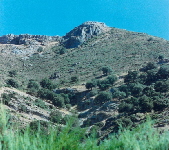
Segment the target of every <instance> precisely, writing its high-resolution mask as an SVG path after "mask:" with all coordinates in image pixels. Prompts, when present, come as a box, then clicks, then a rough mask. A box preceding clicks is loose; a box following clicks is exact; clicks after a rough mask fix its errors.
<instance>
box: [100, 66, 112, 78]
mask: <svg viewBox="0 0 169 150" xmlns="http://www.w3.org/2000/svg"><path fill="white" fill-rule="evenodd" d="M101 70H102V71H103V74H104V75H106V76H107V75H108V74H110V73H111V72H112V69H111V68H110V67H108V66H105V67H102V69H101Z"/></svg>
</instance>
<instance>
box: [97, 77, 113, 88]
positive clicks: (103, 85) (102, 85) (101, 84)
mask: <svg viewBox="0 0 169 150" xmlns="http://www.w3.org/2000/svg"><path fill="white" fill-rule="evenodd" d="M97 85H98V87H99V89H100V90H106V89H108V88H109V87H110V83H109V80H107V79H105V80H101V81H98V83H97Z"/></svg>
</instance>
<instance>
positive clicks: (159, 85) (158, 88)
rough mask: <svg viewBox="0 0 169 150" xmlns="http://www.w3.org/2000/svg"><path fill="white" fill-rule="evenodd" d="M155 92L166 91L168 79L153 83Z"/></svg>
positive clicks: (168, 87) (168, 86)
mask: <svg viewBox="0 0 169 150" xmlns="http://www.w3.org/2000/svg"><path fill="white" fill-rule="evenodd" d="M154 89H155V90H156V92H167V91H168V90H169V80H167V81H157V82H156V83H155V85H154Z"/></svg>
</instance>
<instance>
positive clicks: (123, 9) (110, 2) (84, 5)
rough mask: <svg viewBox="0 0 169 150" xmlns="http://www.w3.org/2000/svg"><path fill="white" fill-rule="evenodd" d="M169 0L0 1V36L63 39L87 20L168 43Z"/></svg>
mask: <svg viewBox="0 0 169 150" xmlns="http://www.w3.org/2000/svg"><path fill="white" fill-rule="evenodd" d="M168 8H169V0H0V36H2V35H5V34H16V35H18V34H35V35H60V36H63V35H65V34H66V33H67V32H69V31H70V30H72V29H73V28H74V27H77V26H78V25H80V24H82V23H83V22H86V21H99V22H104V23H105V24H106V25H108V26H110V27H116V28H121V29H126V30H129V31H136V32H143V33H147V34H150V35H154V36H158V37H161V38H164V39H167V40H169V9H168Z"/></svg>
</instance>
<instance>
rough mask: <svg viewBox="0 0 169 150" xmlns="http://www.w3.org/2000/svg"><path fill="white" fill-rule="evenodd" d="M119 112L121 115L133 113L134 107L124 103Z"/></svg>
mask: <svg viewBox="0 0 169 150" xmlns="http://www.w3.org/2000/svg"><path fill="white" fill-rule="evenodd" d="M118 111H119V113H122V112H126V113H130V112H133V111H134V105H133V104H129V103H125V102H123V103H121V104H120V105H119V109H118Z"/></svg>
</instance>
